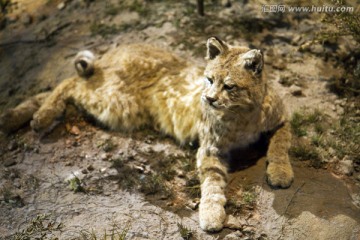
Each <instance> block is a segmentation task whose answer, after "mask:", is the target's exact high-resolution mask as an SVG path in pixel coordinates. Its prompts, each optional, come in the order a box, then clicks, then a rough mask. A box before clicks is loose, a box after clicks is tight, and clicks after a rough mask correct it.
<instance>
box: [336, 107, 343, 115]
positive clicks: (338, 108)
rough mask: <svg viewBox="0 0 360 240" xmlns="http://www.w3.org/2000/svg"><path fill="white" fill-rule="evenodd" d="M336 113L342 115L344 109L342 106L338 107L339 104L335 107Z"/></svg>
mask: <svg viewBox="0 0 360 240" xmlns="http://www.w3.org/2000/svg"><path fill="white" fill-rule="evenodd" d="M336 113H337V114H338V115H344V113H345V110H344V108H342V107H340V106H337V107H336Z"/></svg>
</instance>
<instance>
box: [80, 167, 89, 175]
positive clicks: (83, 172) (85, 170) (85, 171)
mask: <svg viewBox="0 0 360 240" xmlns="http://www.w3.org/2000/svg"><path fill="white" fill-rule="evenodd" d="M81 173H82V174H88V173H89V172H88V170H87V169H85V168H84V169H82V170H81Z"/></svg>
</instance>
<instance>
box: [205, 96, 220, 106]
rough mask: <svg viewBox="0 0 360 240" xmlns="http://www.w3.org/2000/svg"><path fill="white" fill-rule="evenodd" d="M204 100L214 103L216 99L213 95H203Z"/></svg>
mask: <svg viewBox="0 0 360 240" xmlns="http://www.w3.org/2000/svg"><path fill="white" fill-rule="evenodd" d="M205 98H206V101H207V102H208V103H210V104H212V103H214V102H215V101H216V100H217V99H216V98H214V97H210V96H205Z"/></svg>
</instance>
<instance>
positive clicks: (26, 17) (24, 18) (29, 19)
mask: <svg viewBox="0 0 360 240" xmlns="http://www.w3.org/2000/svg"><path fill="white" fill-rule="evenodd" d="M32 20H33V19H32V17H31V15H30V14H28V13H23V14H22V15H21V17H20V21H21V23H22V24H24V25H25V26H29V25H30V24H31V23H32Z"/></svg>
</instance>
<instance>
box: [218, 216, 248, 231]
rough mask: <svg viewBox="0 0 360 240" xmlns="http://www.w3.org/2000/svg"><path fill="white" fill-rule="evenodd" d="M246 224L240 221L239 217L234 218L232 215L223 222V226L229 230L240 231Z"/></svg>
mask: <svg viewBox="0 0 360 240" xmlns="http://www.w3.org/2000/svg"><path fill="white" fill-rule="evenodd" d="M246 224H247V223H246V222H245V221H244V220H242V219H241V218H240V217H239V218H237V217H234V216H233V215H229V216H228V217H227V219H226V220H225V223H224V226H225V227H227V228H231V229H237V230H242V229H243V226H244V225H246Z"/></svg>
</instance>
